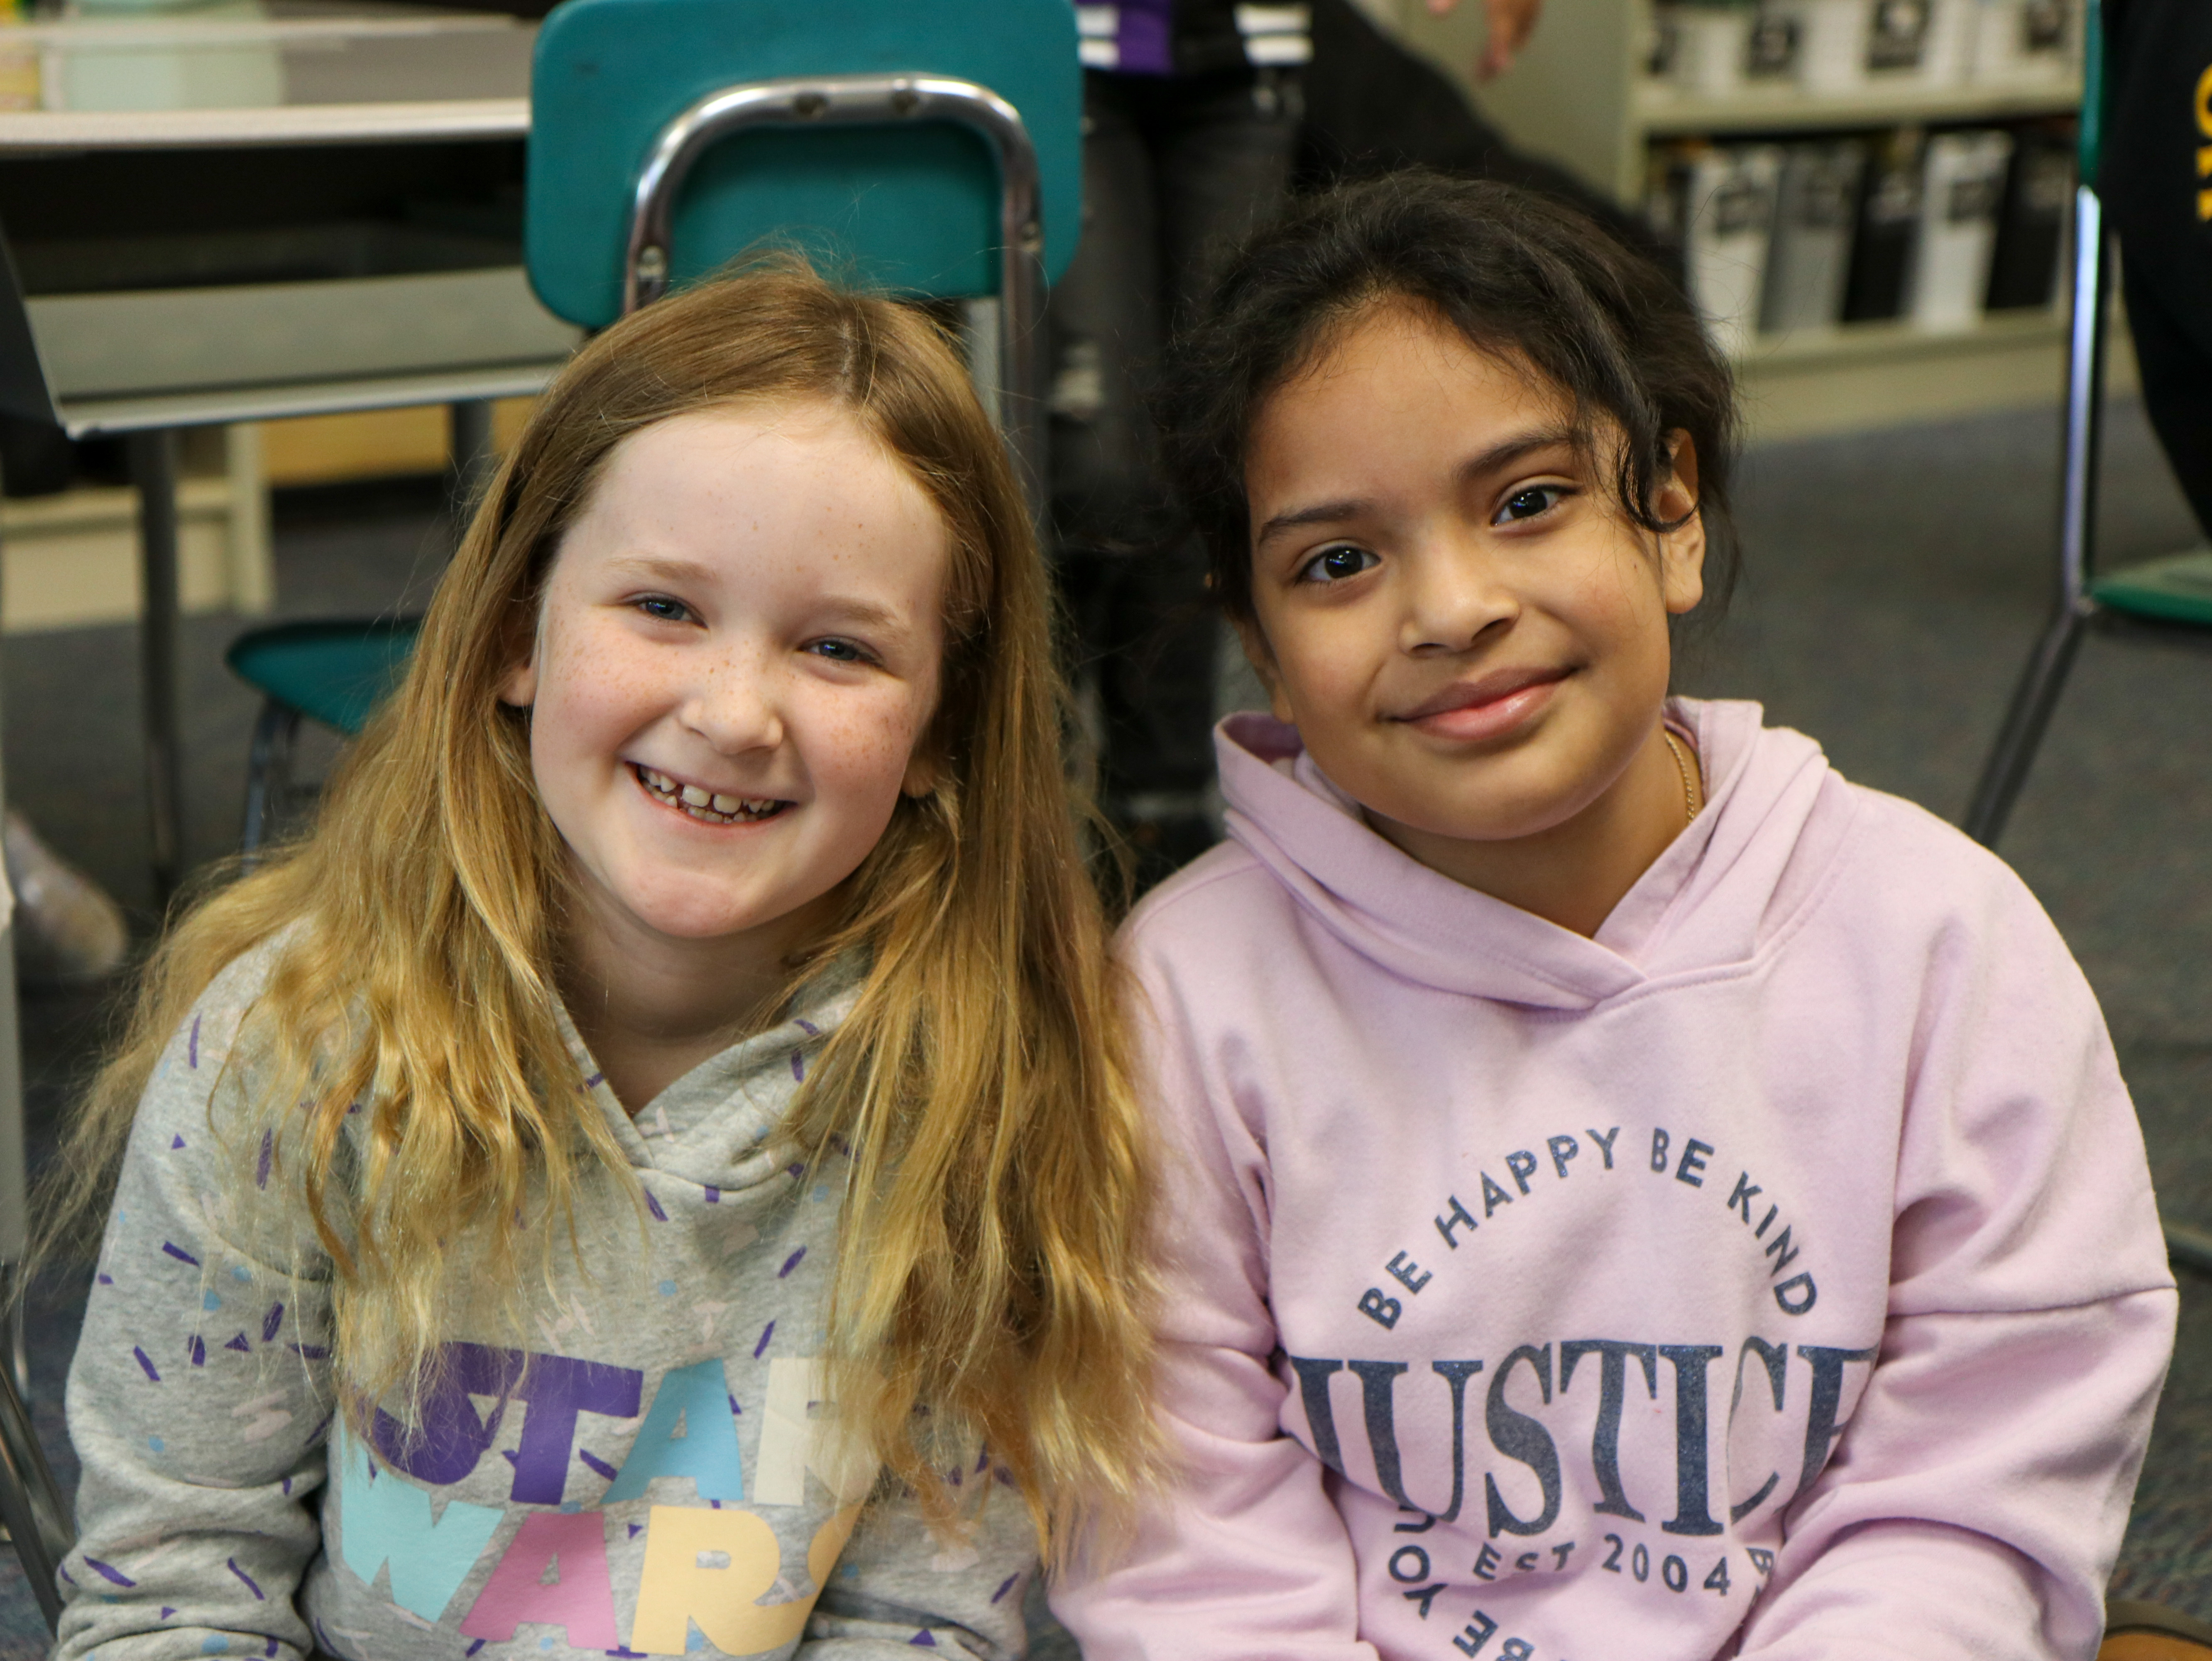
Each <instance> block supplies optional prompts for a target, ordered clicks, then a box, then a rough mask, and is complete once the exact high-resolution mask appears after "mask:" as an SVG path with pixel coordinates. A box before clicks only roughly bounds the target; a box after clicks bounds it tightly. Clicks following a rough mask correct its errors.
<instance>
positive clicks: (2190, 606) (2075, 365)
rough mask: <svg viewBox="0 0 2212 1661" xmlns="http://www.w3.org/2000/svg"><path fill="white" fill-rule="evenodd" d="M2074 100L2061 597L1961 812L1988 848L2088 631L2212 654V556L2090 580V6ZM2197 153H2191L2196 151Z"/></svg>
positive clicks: (2099, 346) (2100, 85)
mask: <svg viewBox="0 0 2212 1661" xmlns="http://www.w3.org/2000/svg"><path fill="white" fill-rule="evenodd" d="M2087 23H2088V37H2087V54H2086V60H2085V62H2084V64H2083V76H2082V89H2081V182H2080V183H2079V184H2078V185H2077V186H2075V193H2074V204H2075V206H2074V212H2075V220H2074V223H2075V240H2074V283H2073V295H2074V319H2073V325H2072V329H2071V332H2070V335H2069V343H2068V352H2067V360H2066V409H2065V419H2066V436H2065V448H2064V461H2063V496H2062V497H2061V502H2060V508H2059V538H2058V592H2057V595H2056V596H2055V599H2056V604H2055V605H2054V606H2053V608H2052V611H2051V620H2050V622H2049V623H2048V624H2046V625H2045V628H2044V631H2043V634H2042V636H2040V637H2039V639H2038V640H2037V642H2036V643H2035V648H2034V649H2033V652H2032V653H2031V654H2029V657H2028V660H2027V668H2026V670H2025V671H2024V672H2023V673H2022V674H2021V681H2020V686H2019V689H2018V691H2015V694H2014V695H2013V701H2012V706H2011V708H2010V709H2008V711H2007V712H2006V715H2005V721H2004V726H2003V727H2002V729H2001V730H2000V732H1999V733H1998V735H1997V741H1996V747H1995V748H1994V749H1993V750H1992V751H1990V758H1989V761H1988V764H1986V765H1985V766H1984V769H1983V772H1982V776H1981V780H1980V782H1978V784H1977V785H1976V786H1975V788H1974V796H1973V800H1972V805H1971V806H1969V807H1968V808H1967V810H1966V834H1967V835H1968V836H1971V837H1973V838H1974V840H1975V841H1977V842H1978V843H1982V844H1983V845H1984V847H1991V848H1993V847H1995V846H1996V841H1997V838H1998V837H2000V836H2002V834H2003V832H2004V827H2005V822H2006V820H2007V819H2008V818H2010V817H2011V815H2012V809H2013V804H2014V803H2015V801H2016V800H2018V799H2019V796H2020V791H2021V786H2022V785H2023V784H2024V783H2026V782H2027V772H2028V769H2029V768H2030V767H2031V766H2033V764H2034V761H2035V751H2036V749H2037V747H2038V745H2040V744H2041V743H2042V741H2043V734H2044V731H2045V728H2046V727H2048V726H2049V725H2050V722H2051V711H2052V709H2055V708H2056V707H2057V703H2058V695H2059V693H2060V691H2063V688H2064V686H2065V684H2066V676H2067V672H2068V671H2069V670H2070V669H2071V668H2072V667H2073V664H2074V656H2075V652H2076V651H2078V650H2079V649H2080V648H2081V636H2082V635H2083V634H2084V633H2085V632H2086V631H2087V630H2089V629H2090V628H2092V627H2094V628H2097V629H2100V630H2112V631H2121V632H2130V633H2139V634H2142V633H2148V634H2157V635H2160V636H2169V637H2171V636H2184V637H2187V638H2191V639H2193V640H2196V641H2199V642H2212V550H2207V549H2201V548H2200V549H2194V550H2191V551H2188V552H2186V553H2179V554H2172V555H2168V556H2167V557H2165V558H2162V559H2154V560H2151V561H2149V562H2148V563H2144V564H2140V565H2132V566H2129V567H2126V568H2124V569H2120V570H2116V571H2112V572H2111V573H2109V574H2106V575H2100V574H2099V573H2098V571H2097V569H2096V559H2095V554H2096V547H2095V538H2096V503H2097V463H2098V456H2099V450H2100V438H2101V435H2102V431H2103V425H2104V401H2105V400H2104V391H2105V325H2106V314H2107V313H2109V312H2110V311H2111V309H2112V268H2113V260H2112V234H2111V232H2110V230H2109V229H2108V228H2107V227H2106V223H2105V214H2104V203H2103V201H2102V199H2101V198H2100V196H2099V193H2098V179H2097V166H2098V161H2099V159H2100V154H2101V150H2102V145H2103V139H2104V130H2105V120H2106V74H2105V51H2104V42H2105V37H2104V21H2103V13H2102V8H2101V7H2100V4H2099V3H2098V0H2089V9H2088V19H2087ZM2192 142H2193V141H2192Z"/></svg>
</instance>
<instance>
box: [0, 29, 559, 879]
mask: <svg viewBox="0 0 2212 1661" xmlns="http://www.w3.org/2000/svg"><path fill="white" fill-rule="evenodd" d="M534 33H535V31H534V28H533V27H532V26H530V25H528V24H525V23H521V22H518V21H515V20H514V19H512V18H509V17H506V16H501V15H489V14H469V13H459V12H433V11H425V10H422V9H415V8H411V7H406V6H401V5H396V4H376V3H368V4H334V3H329V0H212V3H208V0H203V3H198V4H194V5H191V6H190V7H188V8H184V9H160V10H155V9H150V8H148V7H144V6H138V7H133V8H131V9H128V10H125V9H113V10H103V11H101V12H100V13H97V14H94V13H91V12H90V11H89V9H86V11H85V12H84V13H83V14H82V15H77V16H74V17H72V18H70V19H69V20H67V21H59V22H51V23H33V24H29V25H25V26H20V27H13V28H0V102H5V101H7V100H8V99H9V95H10V94H11V93H12V94H14V95H15V98H16V100H18V101H26V102H27V101H29V94H30V90H31V87H30V83H33V82H34V83H35V94H36V98H37V100H38V102H39V104H40V107H37V108H24V109H13V110H9V109H0V232H4V246H0V268H3V269H0V412H4V413H8V414H13V415H16V416H19V417H27V418H29V419H31V420H33V421H40V422H47V423H52V424H55V425H58V426H59V427H60V428H62V429H64V430H65V431H66V432H68V433H69V434H70V435H71V436H72V437H80V438H82V437H98V436H112V437H118V438H120V439H122V440H123V441H124V447H125V453H126V454H127V456H128V459H129V472H130V475H131V481H132V483H133V484H136V485H137V488H138V490H139V492H140V496H141V502H142V514H141V547H142V555H143V573H144V592H143V618H144V626H143V648H142V651H143V681H144V688H143V691H144V725H145V732H146V757H147V775H148V780H147V788H148V813H149V826H150V830H151V841H152V845H153V861H152V862H153V866H154V870H155V885H156V888H157V889H158V890H159V891H161V895H162V896H163V897H167V893H168V892H169V891H171V890H172V889H173V886H174V885H175V883H176V881H177V879H178V878H179V875H180V874H181V849H180V829H181V823H182V813H181V776H180V772H179V756H178V737H177V709H176V698H175V691H174V688H175V678H176V659H175V642H176V632H177V630H176V621H177V595H176V557H177V556H176V517H175V509H174V492H175V469H176V453H175V449H176V447H175V442H174V435H175V433H176V432H177V430H178V429H180V428H184V427H189V426H197V425H206V424H212V423H227V422H234V421H255V420H270V419H279V418H282V417H288V416H300V415H318V414H327V413H331V412H335V411H351V410H370V409H380V408H390V407H393V406H397V405H410V404H426V403H442V404H448V405H461V406H477V407H479V408H480V407H481V406H482V405H483V404H485V403H487V402H488V401H489V400H490V399H499V398H507V397H513V396H516V395H519V394H523V393H527V392H535V391H537V390H538V389H539V388H540V387H542V386H544V384H545V382H546V380H548V379H549V378H550V376H551V374H553V372H554V371H555V370H556V369H557V368H559V366H560V364H561V363H562V362H563V361H564V360H565V359H566V357H567V356H568V352H569V351H570V350H572V349H573V347H574V343H575V340H576V332H575V331H574V330H573V329H571V328H570V327H568V326H567V325H565V324H562V323H561V322H559V321H558V320H557V319H554V318H553V317H551V316H550V314H548V313H546V312H545V311H544V309H543V308H542V307H539V306H538V304H537V301H535V299H534V298H533V297H532V295H530V292H529V288H528V284H527V283H526V281H525V279H524V277H523V273H522V270H521V266H520V178H521V160H520V148H521V141H522V138H523V136H524V135H525V133H526V131H528V127H529V120H530V112H529V96H528V94H529V64H530V48H531V44H532V40H533V38H534ZM480 426H481V423H480V422H479V423H477V427H478V428H479V429H480Z"/></svg>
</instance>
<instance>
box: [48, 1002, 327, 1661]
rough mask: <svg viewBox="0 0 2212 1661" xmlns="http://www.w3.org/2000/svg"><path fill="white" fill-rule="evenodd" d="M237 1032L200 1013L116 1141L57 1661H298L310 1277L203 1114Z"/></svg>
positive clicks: (321, 1412)
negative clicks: (235, 1660)
mask: <svg viewBox="0 0 2212 1661" xmlns="http://www.w3.org/2000/svg"><path fill="white" fill-rule="evenodd" d="M221 985H222V983H220V982H219V983H218V987H219V988H220V986H221ZM230 1025H234V1011H229V1012H227V1011H226V1010H225V1008H224V1007H223V1004H222V1000H221V999H220V998H218V997H216V996H215V995H212V994H211V995H210V999H209V1000H205V1001H203V1004H202V1006H201V1007H200V1009H199V1010H197V1011H196V1012H195V1013H194V1014H193V1015H192V1017H191V1019H189V1020H188V1021H187V1022H186V1024H185V1027H184V1028H183V1029H182V1030H180V1031H179V1032H178V1033H177V1034H176V1036H175V1037H174V1038H173V1041H172V1042H171V1043H170V1044H169V1046H168V1049H167V1051H166V1053H165V1054H164V1055H163V1056H162V1058H161V1063H160V1065H159V1067H158V1068H156V1070H155V1074H154V1077H153V1079H152V1081H151V1082H150V1083H149V1086H148V1087H147V1090H146V1092H145V1096H144V1098H143V1100H142V1102H141V1103H140V1105H139V1109H138V1116H137V1123H136V1125H135V1126H134V1128H133V1129H132V1131H131V1140H130V1146H129V1150H128V1152H127V1153H126V1155H125V1161H124V1166H123V1171H122V1174H121V1177H120V1180H119V1182H118V1186H117V1190H116V1196H115V1202H114V1209H113V1211H112V1214H111V1215H110V1217H109V1220H108V1225H107V1232H106V1239H105V1242H104V1243H103V1244H102V1247H101V1250H100V1265H99V1270H98V1274H97V1275H96V1277H95V1280H94V1286H93V1288H92V1293H91V1296H90V1299H89V1301H88V1305H87V1307H86V1311H85V1319H84V1327H83V1332H82V1336H81V1337H80V1339H79V1340H78V1343H77V1350H76V1359H75V1360H74V1361H73V1362H72V1363H71V1366H70V1378H69V1395H68V1418H69V1429H70V1439H72V1440H73V1441H74V1442H75V1444H76V1449H77V1452H78V1455H79V1457H80V1458H81V1460H82V1469H83V1475H82V1479H81V1482H80V1485H79V1487H78V1490H77V1500H76V1517H77V1529H78V1538H77V1542H76V1547H75V1548H73V1549H72V1550H71V1551H70V1555H69V1556H68V1558H67V1559H66V1560H65V1561H64V1565H63V1567H62V1571H61V1574H62V1579H63V1582H64V1585H63V1591H64V1595H65V1596H66V1597H67V1598H68V1603H67V1606H66V1608H65V1609H64V1611H63V1615H62V1621H61V1631H60V1637H59V1641H58V1646H57V1648H56V1650H55V1654H56V1656H57V1657H58V1658H59V1661H75V1658H77V1657H80V1656H85V1655H89V1654H91V1653H93V1652H95V1651H97V1652H99V1653H100V1655H102V1656H104V1657H112V1658H116V1661H161V1658H171V1657H173V1658H178V1661H182V1658H185V1657H200V1656H204V1655H208V1654H220V1653H224V1652H228V1653H230V1654H233V1655H238V1654H253V1655H266V1656H271V1657H298V1656H302V1655H305V1654H306V1653H307V1652H309V1651H310V1650H311V1649H312V1648H313V1644H312V1641H311V1638H310V1634H308V1631H307V1628H306V1626H305V1625H304V1624H303V1622H302V1621H301V1617H300V1615H299V1613H298V1610H297V1609H296V1608H295V1605H294V1602H293V1596H294V1593H295V1590H296V1588H297V1587H298V1585H299V1581H300V1578H301V1573H302V1571H303V1570H304V1569H305V1567H306V1566H307V1562H308V1561H309V1559H310V1558H311V1557H312V1556H313V1554H314V1552H315V1550H316V1548H317V1542H318V1538H319V1530H318V1526H317V1522H316V1518H315V1516H314V1515H313V1512H312V1511H311V1509H310V1506H311V1502H312V1498H313V1495H314V1494H315V1491H316V1490H317V1489H318V1488H319V1487H320V1486H321V1483H322V1481H323V1440H324V1435H325V1427H326V1425H327V1423H328V1414H329V1410H330V1409H329V1391H328V1389H327V1387H326V1361H325V1350H326V1346H327V1342H328V1339H327V1335H326V1331H325V1323H326V1317H327V1314H328V1306H329V1300H328V1260H327V1258H325V1257H323V1256H321V1255H320V1253H319V1250H316V1249H315V1248H314V1246H313V1235H312V1232H311V1231H307V1230H306V1228H305V1226H304V1220H303V1219H302V1218H301V1217H300V1216H298V1215H296V1214H289V1213H288V1208H286V1207H285V1206H284V1205H283V1203H282V1202H277V1201H276V1196H277V1194H278V1193H279V1192H280V1191H281V1184H274V1183H269V1177H270V1170H269V1164H268V1161H267V1159H266V1157H265V1155H264V1156H263V1157H261V1158H260V1159H257V1157H256V1151H255V1149H254V1148H252V1147H246V1148H242V1149H241V1148H240V1147H237V1146H236V1145H235V1138H234V1136H232V1135H224V1134H222V1128H224V1127H225V1119H226V1118H227V1116H225V1115H222V1114H216V1115H211V1113H210V1104H211V1102H212V1103H214V1104H216V1106H218V1107H221V1106H222V1105H223V1104H226V1103H234V1102H235V1101H236V1100H237V1099H238V1098H239V1096H240V1086H239V1084H238V1081H237V1079H236V1076H235V1074H236V1069H235V1068H227V1067H226V1062H229V1060H230V1056H229V1055H228V1042H227V1041H228V1032H227V1031H226V1030H225V1029H226V1028H227V1027H228V1026H230ZM211 1119H212V1121H213V1123H211ZM256 1177H258V1178H259V1181H260V1183H262V1184H264V1186H259V1187H257V1186H256V1185H255V1182H256Z"/></svg>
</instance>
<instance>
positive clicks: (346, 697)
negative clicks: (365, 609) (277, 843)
mask: <svg viewBox="0 0 2212 1661" xmlns="http://www.w3.org/2000/svg"><path fill="white" fill-rule="evenodd" d="M418 627H419V624H418V623H417V622H416V619H415V618H392V619H385V620H379V621H374V622H368V623H359V622H351V621H335V620H331V621H323V620H318V621H315V622H310V623H280V624H275V625H273V626H272V627H270V628H266V629H254V630H248V631H247V632H246V633H245V634H243V635H241V636H239V637H238V638H237V639H236V640H235V641H233V642H231V645H230V649H229V650H228V652H226V653H224V654H223V660H224V661H225V662H226V663H228V665H229V666H230V669H231V672H232V673H234V674H235V675H236V676H237V677H238V678H240V680H242V681H244V682H246V684H247V685H249V686H252V687H254V688H256V689H257V690H258V691H259V692H260V693H261V694H262V703H261V715H260V717H259V719H258V720H257V721H255V722H254V723H253V745H252V750H251V751H250V752H249V754H248V757H247V760H246V831H245V834H244V836H243V837H241V838H240V842H241V845H242V846H243V848H244V849H245V852H246V857H247V860H248V861H249V862H250V861H252V856H253V855H255V854H256V853H257V852H258V851H259V849H260V848H261V846H262V844H263V843H265V842H267V841H268V840H269V838H270V833H271V831H272V830H273V828H274V827H275V825H276V823H277V820H278V818H280V816H281V815H282V814H283V810H284V808H285V806H287V804H288V803H289V800H290V798H291V797H292V796H293V795H294V794H295V791H294V789H293V787H292V776H291V775H292V751H293V747H294V745H295V744H296V742H297V741H298V738H299V732H300V722H301V719H302V718H303V717H305V718H312V719H313V720H315V721H320V722H321V723H322V724H323V725H324V726H325V727H330V728H331V730H332V731H334V732H337V733H343V735H345V736H346V737H348V738H351V737H353V736H354V735H355V734H356V733H359V732H360V731H361V729H362V727H365V726H367V725H368V717H369V714H370V712H371V711H372V710H374V709H375V708H376V706H377V704H378V703H380V702H381V701H382V699H383V698H384V696H385V695H386V693H387V692H389V691H391V690H392V687H394V686H396V685H397V684H398V682H399V678H400V676H401V675H402V674H404V672H406V668H407V654H409V653H410V652H411V651H412V650H413V649H414V647H415V635H416V629H417V628H418Z"/></svg>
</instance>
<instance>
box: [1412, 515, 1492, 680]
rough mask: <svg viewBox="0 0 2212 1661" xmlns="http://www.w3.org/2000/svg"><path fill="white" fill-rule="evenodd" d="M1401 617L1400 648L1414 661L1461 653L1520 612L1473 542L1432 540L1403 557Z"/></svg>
mask: <svg viewBox="0 0 2212 1661" xmlns="http://www.w3.org/2000/svg"><path fill="white" fill-rule="evenodd" d="M1402 558H1403V562H1404V569H1405V573H1406V578H1405V583H1404V593H1405V596H1406V609H1405V617H1404V619H1403V622H1402V624H1401V628H1400V636H1399V638H1400V644H1401V647H1402V648H1403V649H1404V650H1405V651H1407V653H1409V654H1413V655H1415V656H1429V655H1432V654H1437V653H1444V652H1464V651H1467V650H1468V648H1471V647H1473V646H1474V643H1475V642H1476V641H1477V640H1479V639H1480V638H1481V637H1482V636H1484V635H1486V634H1487V633H1489V632H1491V631H1492V630H1498V629H1502V628H1504V627H1505V626H1507V625H1510V624H1511V623H1512V621H1513V619H1514V618H1516V617H1518V616H1519V615H1520V613H1521V601H1520V597H1519V596H1518V595H1517V594H1516V593H1515V592H1514V590H1513V588H1512V587H1511V585H1510V583H1509V582H1508V581H1506V574H1505V573H1504V570H1503V569H1501V568H1500V566H1499V565H1498V561H1497V560H1496V559H1495V558H1493V557H1492V555H1491V553H1490V551H1488V550H1487V549H1486V548H1484V547H1483V546H1482V545H1481V543H1480V540H1479V539H1478V538H1474V537H1459V536H1447V535H1439V536H1435V537H1431V538H1427V539H1425V540H1424V541H1423V542H1422V543H1420V544H1419V545H1417V546H1415V547H1414V548H1413V549H1412V550H1410V551H1408V553H1407V554H1406V555H1404V556H1402Z"/></svg>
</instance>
